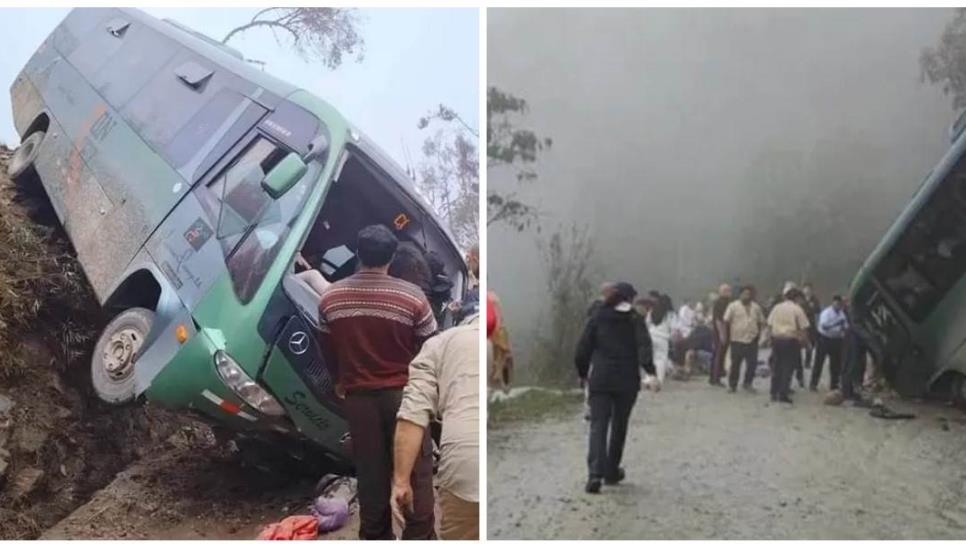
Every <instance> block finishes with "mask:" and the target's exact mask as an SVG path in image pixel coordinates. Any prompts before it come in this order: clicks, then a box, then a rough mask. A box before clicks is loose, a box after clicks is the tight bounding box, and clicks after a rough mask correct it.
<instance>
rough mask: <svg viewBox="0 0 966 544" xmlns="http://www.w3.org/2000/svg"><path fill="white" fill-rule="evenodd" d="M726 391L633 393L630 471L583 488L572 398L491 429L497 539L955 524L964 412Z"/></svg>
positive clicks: (915, 532)
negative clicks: (890, 415) (889, 415)
mask: <svg viewBox="0 0 966 544" xmlns="http://www.w3.org/2000/svg"><path fill="white" fill-rule="evenodd" d="M756 386H757V387H758V389H759V391H761V392H759V393H757V394H749V393H743V392H739V393H736V394H729V393H727V392H726V391H725V390H723V389H720V388H711V387H710V386H708V385H707V382H706V381H705V380H695V381H691V382H686V383H683V382H672V383H670V384H668V385H667V386H666V387H665V389H664V390H663V391H661V392H659V393H656V394H655V393H642V395H641V396H640V397H639V399H638V403H637V406H636V407H635V409H634V412H633V414H632V418H631V428H630V431H629V433H628V441H627V447H626V450H625V455H624V462H623V465H624V467H626V470H627V480H626V481H625V482H624V483H622V484H620V485H619V486H614V487H607V486H605V487H604V489H603V492H602V493H601V494H600V495H596V496H594V495H587V494H586V493H584V491H583V485H584V482H585V477H586V464H585V454H586V433H587V423H586V422H585V421H584V419H583V417H582V411H581V410H582V409H581V403H580V400H579V399H580V397H571V399H574V398H576V400H571V401H570V405H569V407H568V408H567V409H565V410H562V411H561V410H556V412H557V415H556V416H554V415H551V416H549V417H544V418H541V419H539V420H536V421H534V420H530V421H512V422H508V423H506V424H504V425H500V426H498V428H493V426H491V428H490V429H489V431H488V437H487V442H488V473H487V474H488V476H487V480H488V482H487V488H488V493H489V494H488V499H487V500H488V508H489V512H488V531H489V536H490V537H491V538H495V539H517V538H519V539H533V538H547V539H590V538H593V539H617V538H621V539H803V538H807V539H940V538H942V539H955V538H962V536H963V535H964V534H966V458H964V456H963V452H964V451H966V416H964V414H963V412H961V411H958V410H956V409H953V408H950V407H945V406H941V405H938V404H927V403H916V402H907V401H900V400H887V405H888V406H889V407H890V408H892V409H894V410H896V411H903V412H910V413H914V414H915V415H916V416H917V417H916V419H912V420H905V421H895V420H893V421H886V420H881V419H876V418H873V417H870V416H869V414H868V411H867V410H865V409H860V408H854V407H834V406H825V405H823V404H822V399H823V398H824V393H821V392H820V393H818V394H816V393H809V392H803V391H799V392H796V394H795V396H794V400H795V404H794V405H793V406H787V405H779V404H775V403H771V402H769V401H768V395H767V389H766V388H767V380H764V379H758V380H757V381H756Z"/></svg>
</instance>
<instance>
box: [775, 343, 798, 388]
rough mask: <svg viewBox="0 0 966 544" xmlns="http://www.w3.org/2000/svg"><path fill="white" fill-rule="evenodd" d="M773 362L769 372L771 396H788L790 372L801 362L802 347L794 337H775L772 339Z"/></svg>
mask: <svg viewBox="0 0 966 544" xmlns="http://www.w3.org/2000/svg"><path fill="white" fill-rule="evenodd" d="M772 352H773V353H774V356H775V364H774V368H773V369H772V373H771V398H772V400H777V399H780V398H788V392H789V389H790V388H791V383H792V373H793V372H794V371H795V368H796V366H799V365H801V364H802V347H801V344H799V342H798V340H796V339H794V338H775V339H774V340H773V341H772Z"/></svg>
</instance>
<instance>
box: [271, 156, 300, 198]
mask: <svg viewBox="0 0 966 544" xmlns="http://www.w3.org/2000/svg"><path fill="white" fill-rule="evenodd" d="M306 169H307V167H306V166H305V163H304V162H302V159H301V157H299V155H298V153H295V152H294V151H293V152H291V153H289V154H288V155H286V156H285V158H284V159H282V160H281V161H279V163H278V164H276V165H275V167H274V168H272V169H271V171H269V172H268V174H266V175H265V179H263V180H262V189H265V192H266V193H268V194H269V196H271V197H272V198H275V199H277V198H279V197H281V196H282V195H284V194H285V193H287V192H288V190H289V189H291V188H292V187H294V186H295V184H296V183H298V181H299V180H300V179H302V176H304V175H305V171H306Z"/></svg>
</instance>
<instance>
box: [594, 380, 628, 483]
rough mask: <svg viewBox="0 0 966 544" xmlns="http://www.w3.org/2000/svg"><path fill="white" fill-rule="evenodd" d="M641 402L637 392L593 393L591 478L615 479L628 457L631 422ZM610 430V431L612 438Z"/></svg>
mask: <svg viewBox="0 0 966 544" xmlns="http://www.w3.org/2000/svg"><path fill="white" fill-rule="evenodd" d="M636 401H637V391H619V392H618V391H615V392H609V391H608V392H599V391H591V392H590V397H589V398H588V399H587V402H588V404H590V447H589V449H588V453H587V468H588V472H589V473H590V477H591V478H615V477H616V476H617V469H618V468H619V467H620V466H621V457H622V456H623V455H624V440H625V439H626V438H627V421H628V420H629V419H630V417H631V409H632V408H634V403H635V402H636ZM608 430H609V431H610V433H609V436H608Z"/></svg>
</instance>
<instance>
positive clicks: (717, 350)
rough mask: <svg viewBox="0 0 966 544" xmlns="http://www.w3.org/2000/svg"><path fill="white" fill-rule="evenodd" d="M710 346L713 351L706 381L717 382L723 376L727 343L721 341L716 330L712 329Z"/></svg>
mask: <svg viewBox="0 0 966 544" xmlns="http://www.w3.org/2000/svg"><path fill="white" fill-rule="evenodd" d="M711 348H712V349H713V350H714V352H713V353H712V354H711V372H710V373H709V376H708V383H718V382H720V381H721V377H722V376H724V360H725V353H726V352H727V351H728V344H727V343H725V342H722V341H721V337H720V336H719V335H718V331H714V337H713V342H712V344H711Z"/></svg>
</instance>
